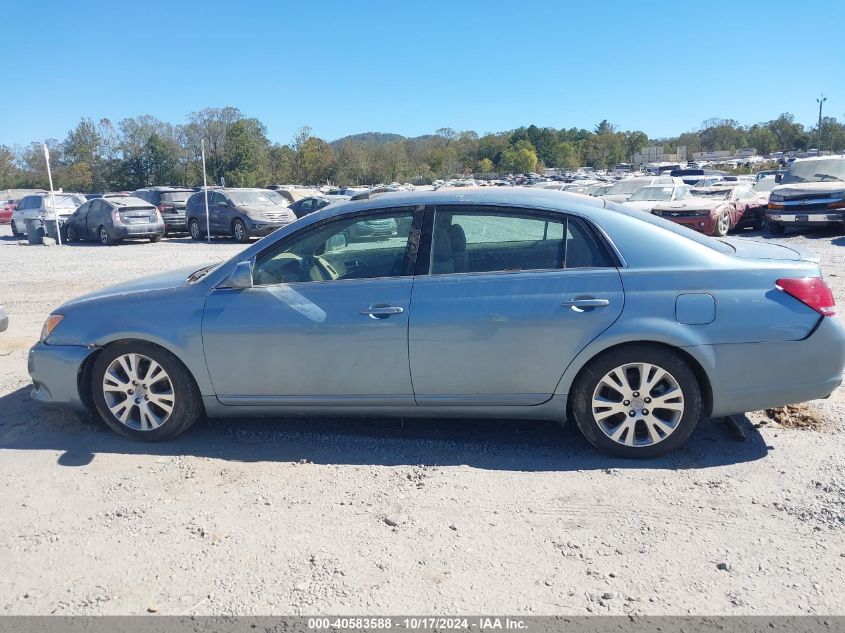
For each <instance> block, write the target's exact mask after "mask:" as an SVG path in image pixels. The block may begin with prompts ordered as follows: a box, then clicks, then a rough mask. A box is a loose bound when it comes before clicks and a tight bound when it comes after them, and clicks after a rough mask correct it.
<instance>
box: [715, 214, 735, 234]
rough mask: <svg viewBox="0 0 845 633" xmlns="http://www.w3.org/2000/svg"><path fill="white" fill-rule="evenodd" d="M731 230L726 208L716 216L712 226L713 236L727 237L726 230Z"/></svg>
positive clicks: (729, 216) (729, 215)
mask: <svg viewBox="0 0 845 633" xmlns="http://www.w3.org/2000/svg"><path fill="white" fill-rule="evenodd" d="M730 230H731V214H730V213H729V212H728V210H727V209H723V210H722V211H720V212H719V216H718V217H717V218H716V226H715V227H714V228H713V236H714V237H727V235H728V231H730Z"/></svg>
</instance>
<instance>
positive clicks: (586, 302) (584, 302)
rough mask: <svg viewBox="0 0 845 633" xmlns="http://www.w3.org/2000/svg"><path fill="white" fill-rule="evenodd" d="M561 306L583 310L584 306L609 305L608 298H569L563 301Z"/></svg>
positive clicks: (599, 306)
mask: <svg viewBox="0 0 845 633" xmlns="http://www.w3.org/2000/svg"><path fill="white" fill-rule="evenodd" d="M562 305H563V307H565V308H572V309H573V310H583V309H584V308H602V307H604V306H606V305H610V300H609V299H595V298H589V299H570V300H569V301H564V302H563V304H562Z"/></svg>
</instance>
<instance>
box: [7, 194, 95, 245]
mask: <svg viewBox="0 0 845 633" xmlns="http://www.w3.org/2000/svg"><path fill="white" fill-rule="evenodd" d="M54 195H55V197H56V210H55V213H54V211H53V207H52V205H51V202H50V194H49V193H38V194H34V195H31V196H24V197H23V198H21V199H20V202H18V207H17V208H16V209H15V211H14V213H12V234H13V235H15V237H18V236H21V235H26V221H27V220H29V219H36V218H41V219H42V220H46V219H50V220H52V219H54V218H55V216H56V215H58V216H59V219H60V220H65V219H67V218H68V217H69V216H70V215H71V214H72V213H73V212H74V211H76V208H77V207H78V206H79V205H80V204H83V203H84V202H85V196H83V195H82V194H81V193H64V192H63V193H56V194H54Z"/></svg>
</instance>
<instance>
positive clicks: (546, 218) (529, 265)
mask: <svg viewBox="0 0 845 633" xmlns="http://www.w3.org/2000/svg"><path fill="white" fill-rule="evenodd" d="M609 265H611V264H610V263H609V262H608V258H607V255H606V254H605V253H604V250H603V248H602V247H601V246H600V245H599V244H598V243H597V242H595V240H594V239H592V236H591V235H590V234H589V232H587V231H585V230H584V229H583V228H582V227H581V226H580V224H579V223H578V222H577V221H574V220H569V219H567V217H566V216H563V215H557V214H555V215H551V214H550V215H536V214H531V213H526V212H519V211H513V212H511V211H502V212H499V211H489V212H487V211H479V212H467V211H466V210H464V209H455V210H450V209H448V208H443V209H438V210H437V212H436V214H435V219H434V231H433V235H432V246H431V262H430V271H431V273H432V274H435V275H438V274H440V275H442V274H454V273H485V272H507V271H523V270H554V269H560V268H585V267H595V266H609Z"/></svg>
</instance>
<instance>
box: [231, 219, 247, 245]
mask: <svg viewBox="0 0 845 633" xmlns="http://www.w3.org/2000/svg"><path fill="white" fill-rule="evenodd" d="M232 237H233V238H235V241H236V242H237V243H238V244H245V243H247V242H248V241H249V234H248V233H247V232H246V225H244V223H243V220H235V221H234V222H232Z"/></svg>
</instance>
